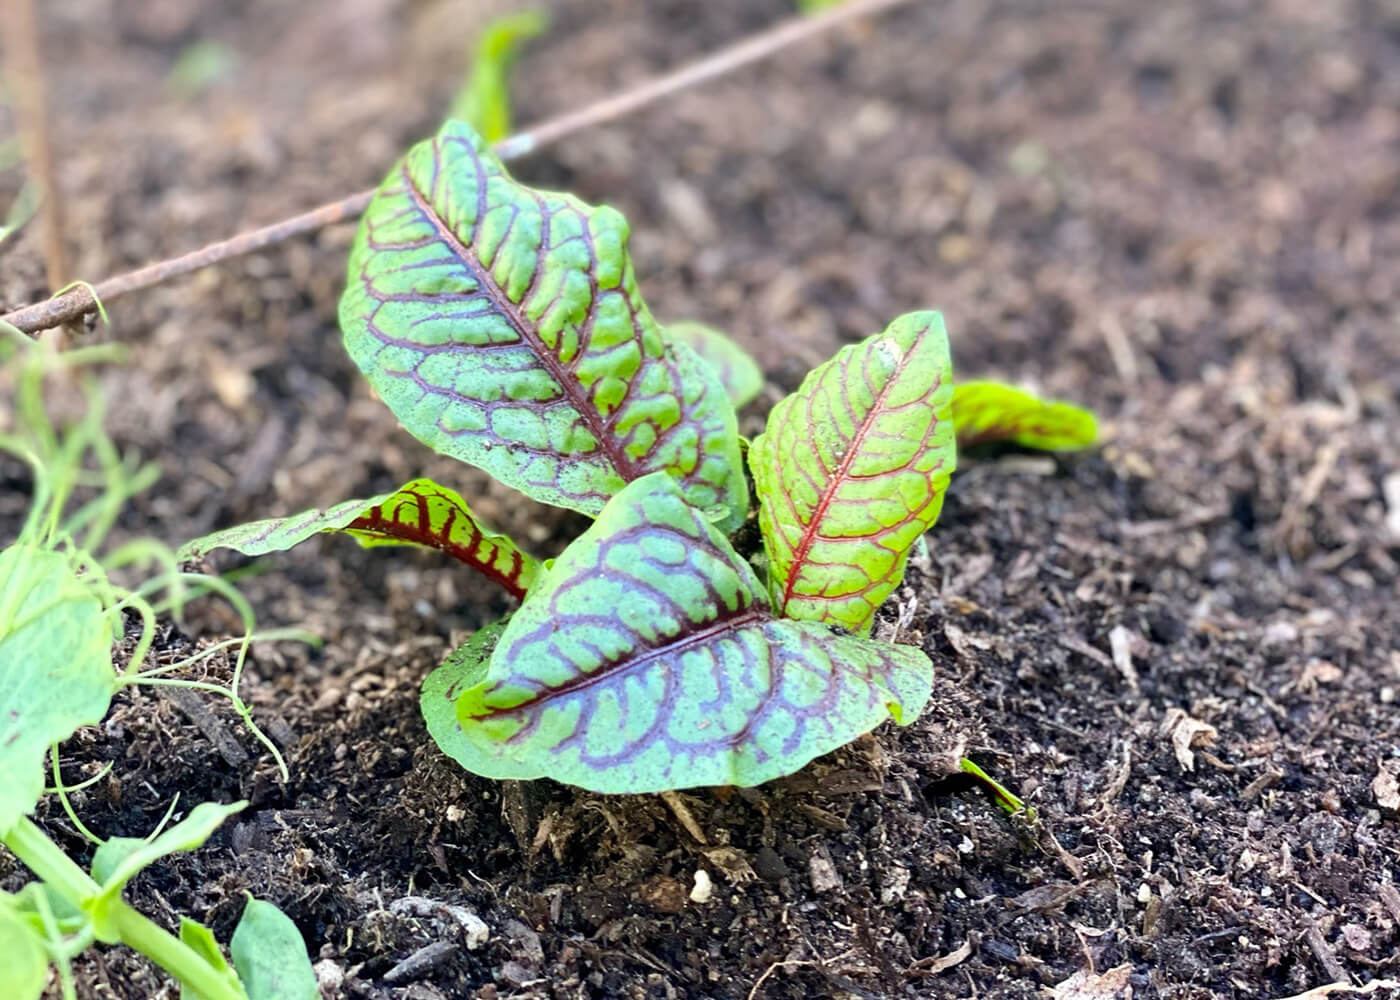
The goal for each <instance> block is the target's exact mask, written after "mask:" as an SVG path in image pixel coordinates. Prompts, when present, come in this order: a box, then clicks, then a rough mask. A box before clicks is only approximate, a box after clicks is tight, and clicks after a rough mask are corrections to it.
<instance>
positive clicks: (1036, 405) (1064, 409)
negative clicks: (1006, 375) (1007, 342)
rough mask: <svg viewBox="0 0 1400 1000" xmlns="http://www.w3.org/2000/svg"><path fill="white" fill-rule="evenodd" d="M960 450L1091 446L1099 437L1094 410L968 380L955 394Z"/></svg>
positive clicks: (998, 385) (954, 407)
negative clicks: (996, 446)
mask: <svg viewBox="0 0 1400 1000" xmlns="http://www.w3.org/2000/svg"><path fill="white" fill-rule="evenodd" d="M953 424H954V426H956V427H957V429H958V447H960V448H971V447H973V446H974V445H979V444H993V443H996V442H1010V443H1012V444H1018V445H1020V446H1021V447H1023V448H1038V449H1040V450H1042V451H1075V450H1077V449H1079V448H1088V447H1089V446H1090V445H1092V444H1093V443H1094V441H1095V440H1096V439H1097V438H1098V435H1099V427H1098V422H1097V421H1096V420H1095V419H1094V415H1093V414H1092V413H1090V412H1089V411H1088V410H1085V409H1083V408H1081V407H1078V406H1075V405H1073V404H1071V403H1060V402H1053V401H1049V400H1044V399H1040V398H1038V397H1036V396H1033V395H1031V394H1030V393H1029V392H1024V391H1022V390H1020V389H1017V388H1014V387H1013V386H1009V385H1003V384H1002V383H1000V382H963V383H961V384H960V385H958V387H957V389H956V390H955V391H954V393H953Z"/></svg>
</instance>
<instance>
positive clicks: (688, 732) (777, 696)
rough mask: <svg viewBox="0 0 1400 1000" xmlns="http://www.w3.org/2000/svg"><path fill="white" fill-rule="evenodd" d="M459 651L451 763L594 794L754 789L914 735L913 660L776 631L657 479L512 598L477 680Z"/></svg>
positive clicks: (743, 581) (917, 684) (733, 557)
mask: <svg viewBox="0 0 1400 1000" xmlns="http://www.w3.org/2000/svg"><path fill="white" fill-rule="evenodd" d="M489 639H490V636H489V634H487V635H486V636H485V637H483V635H482V633H478V635H477V636H476V637H474V643H473V644H471V647H470V648H469V649H465V650H463V651H461V654H460V656H459V658H458V662H457V665H456V670H457V674H458V677H457V679H456V680H455V682H453V683H451V684H450V685H445V686H444V687H443V688H442V695H443V697H444V698H451V697H453V696H454V695H455V697H456V707H457V724H458V726H459V727H460V733H461V735H460V737H457V736H456V735H455V734H454V737H453V740H452V746H453V748H454V750H455V751H456V752H455V753H454V756H456V757H457V759H458V760H459V761H460V762H461V763H463V764H464V766H466V767H467V769H468V770H471V771H475V772H476V773H478V774H482V775H485V776H487V777H500V778H530V777H549V778H553V779H555V780H557V781H564V782H568V783H569V784H573V785H579V786H581V787H583V788H587V789H590V790H592V791H596V792H654V791H663V790H666V789H672V788H685V787H690V786H695V785H755V784H758V783H760V782H764V781H768V780H770V779H772V778H777V777H780V776H782V775H784V774H790V773H792V772H793V771H796V770H797V769H798V768H800V767H802V766H803V765H804V764H806V763H807V762H808V761H810V760H811V759H812V758H814V757H816V756H818V755H820V754H823V753H826V752H827V751H830V750H834V749H835V748H837V747H839V746H841V745H843V744H845V743H847V742H849V741H850V740H852V739H854V738H855V737H857V736H859V735H860V734H862V733H865V732H867V731H869V730H870V729H873V728H874V727H875V726H876V725H877V724H878V723H879V722H880V721H881V720H883V719H884V718H886V717H887V716H893V717H894V718H895V719H896V721H900V722H905V721H909V720H912V719H913V718H914V717H915V716H916V715H917V714H918V713H919V711H920V710H921V709H922V707H923V705H924V703H925V701H927V699H928V695H929V690H930V683H931V676H932V668H931V665H930V663H929V661H928V658H927V657H926V656H924V654H923V653H922V652H920V651H919V650H917V649H913V648H910V647H905V646H892V645H887V644H885V643H878V642H873V641H871V640H868V639H863V638H860V637H858V636H851V635H846V634H841V633H839V632H837V631H835V630H833V629H830V628H828V627H826V626H824V625H819V624H816V623H813V622H796V621H787V620H779V619H775V618H774V617H773V616H772V614H771V613H770V610H769V607H768V601H767V598H766V596H765V595H764V593H763V586H762V584H761V583H760V582H759V580H758V578H757V577H756V576H755V575H754V572H753V570H752V569H751V568H750V567H749V565H748V563H746V562H745V561H744V560H743V559H742V558H740V557H739V555H738V554H737V553H735V551H734V549H733V548H731V547H730V545H729V542H728V541H727V540H726V539H725V537H724V536H723V535H721V534H720V533H719V532H718V531H717V530H716V529H715V528H714V527H713V526H712V525H711V524H710V522H709V521H708V520H707V519H706V518H705V516H704V515H703V514H702V513H701V512H700V511H699V510H697V509H695V508H694V507H692V506H690V505H689V504H688V503H687V502H686V500H685V498H684V496H683V495H682V493H681V489H680V486H679V484H677V483H676V482H675V480H674V479H673V478H671V477H669V476H667V475H665V474H664V473H654V474H651V475H649V476H646V477H644V478H643V479H640V480H638V481H637V482H634V483H632V484H631V485H629V486H628V487H627V488H626V489H624V490H623V491H622V492H621V493H619V494H618V495H617V496H616V497H614V498H613V500H612V501H611V502H610V503H609V504H608V505H607V507H606V508H604V510H603V512H602V514H601V515H599V517H598V520H597V521H596V522H595V523H594V524H593V526H592V527H591V528H589V529H588V531H587V532H585V533H584V534H583V535H582V536H581V537H580V538H579V539H578V540H577V541H575V542H574V543H573V544H572V545H570V546H569V547H568V548H567V549H566V550H565V551H564V554H563V555H561V556H560V557H559V558H558V560H556V562H555V564H554V566H553V567H552V568H551V569H550V570H549V572H548V573H547V574H546V575H545V576H544V577H543V578H542V579H541V580H540V581H539V583H538V584H537V585H536V587H535V589H534V590H532V591H531V592H530V594H529V595H528V596H527V597H526V598H525V601H524V603H523V604H522V605H521V607H520V610H519V611H517V612H516V613H515V615H514V616H513V617H512V618H511V620H510V622H509V623H508V624H507V625H506V627H505V630H504V631H503V632H502V634H501V635H500V638H499V641H498V642H497V643H496V646H495V650H494V651H493V652H492V653H491V657H490V660H489V662H488V663H487V664H486V666H485V669H484V670H483V669H482V666H481V664H482V662H483V658H484V655H485V649H484V646H485V645H486V644H487V642H489Z"/></svg>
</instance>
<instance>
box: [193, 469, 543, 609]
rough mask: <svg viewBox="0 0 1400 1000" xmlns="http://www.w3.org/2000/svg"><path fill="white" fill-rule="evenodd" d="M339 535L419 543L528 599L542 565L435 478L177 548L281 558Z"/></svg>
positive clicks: (371, 543) (373, 543)
mask: <svg viewBox="0 0 1400 1000" xmlns="http://www.w3.org/2000/svg"><path fill="white" fill-rule="evenodd" d="M331 531H339V532H343V533H344V534H347V535H350V536H351V537H353V538H355V539H357V540H358V541H359V542H360V544H361V545H364V546H366V547H368V548H374V547H377V546H380V545H416V546H420V547H423V548H430V549H436V550H437V551H439V552H443V553H445V554H447V555H449V556H451V557H452V558H454V559H456V560H457V561H458V562H462V563H465V564H466V565H468V566H470V567H472V568H473V569H475V570H476V571H477V572H479V573H482V574H483V575H485V576H488V577H490V578H491V579H492V580H495V581H496V582H497V583H499V584H500V585H501V586H502V587H504V588H505V589H506V590H508V591H510V592H511V593H512V594H513V595H515V596H516V597H523V596H524V595H525V591H527V590H529V589H530V584H531V583H532V582H533V581H534V579H535V577H536V575H537V574H538V573H539V571H540V563H539V560H538V559H536V558H535V557H534V556H532V555H530V554H529V553H528V552H526V551H524V550H523V549H521V548H520V546H518V545H517V544H516V543H515V541H514V540H513V539H511V538H510V537H509V536H507V535H503V534H500V533H498V532H495V531H493V530H491V529H490V528H489V527H487V526H486V525H485V524H484V523H483V522H482V521H481V520H480V518H478V517H477V516H476V515H475V514H473V513H472V511H471V508H470V507H468V506H467V502H466V501H465V500H463V499H462V497H461V494H459V493H458V492H457V491H456V490H452V489H449V488H448V487H446V486H442V485H439V484H438V483H435V482H433V481H432V480H431V479H414V480H411V481H409V482H407V483H405V484H404V485H402V486H400V487H399V488H398V489H397V490H395V491H394V492H393V493H385V494H383V495H382V496H377V497H373V498H371V499H369V500H347V501H346V502H345V503H341V504H336V505H335V506H334V507H331V508H329V509H327V510H308V511H303V512H301V513H300V514H293V515H291V516H290V517H278V518H271V519H269V520H266V521H254V522H252V523H249V524H240V525H238V526H236V527H233V528H226V529H224V530H223V531H216V532H214V533H213V534H211V535H205V536H204V537H203V538H197V539H195V540H194V541H192V542H189V543H188V544H186V545H185V546H183V547H182V548H181V549H180V552H179V557H180V558H181V559H198V558H201V557H202V556H204V555H205V554H206V553H208V552H212V551H213V550H214V549H220V548H226V549H233V550H234V551H236V552H241V553H243V554H244V555H248V556H258V555H264V554H265V553H268V552H281V551H284V550H286V549H289V548H291V547H292V546H293V545H297V544H299V543H301V542H304V541H306V539H308V538H310V537H311V536H312V535H315V534H317V533H320V532H331Z"/></svg>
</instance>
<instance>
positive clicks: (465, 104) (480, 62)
mask: <svg viewBox="0 0 1400 1000" xmlns="http://www.w3.org/2000/svg"><path fill="white" fill-rule="evenodd" d="M548 26H549V18H548V17H546V16H545V15H544V14H543V13H542V12H540V11H538V10H522V11H517V12H515V13H511V14H503V15H502V16H500V17H497V18H493V19H492V20H490V21H488V22H487V24H486V27H484V28H483V29H482V30H481V35H480V37H479V38H478V39H477V43H476V55H475V56H474V57H473V58H472V63H471V67H470V68H469V69H468V70H467V78H466V80H464V81H463V83H462V89H461V90H459V91H457V96H456V97H455V98H453V100H452V110H451V111H450V112H449V113H448V117H449V118H457V119H459V120H461V121H464V122H467V123H468V124H470V125H471V126H472V127H473V128H475V129H476V130H477V131H478V132H480V133H481V137H482V138H483V139H485V140H486V141H487V142H499V141H500V140H502V139H504V138H505V137H506V136H508V135H510V89H509V82H510V70H511V67H512V66H513V65H514V64H515V58H516V56H517V55H519V52H520V48H521V46H523V45H524V44H525V43H526V42H528V41H529V40H530V39H532V38H534V37H535V36H536V35H538V34H540V33H541V32H542V31H544V29H545V28H547V27H548Z"/></svg>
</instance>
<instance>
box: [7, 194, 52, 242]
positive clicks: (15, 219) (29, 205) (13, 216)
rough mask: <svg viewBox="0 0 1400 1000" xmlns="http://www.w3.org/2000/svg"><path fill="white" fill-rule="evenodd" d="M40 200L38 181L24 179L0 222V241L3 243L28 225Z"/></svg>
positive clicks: (37, 209)
mask: <svg viewBox="0 0 1400 1000" xmlns="http://www.w3.org/2000/svg"><path fill="white" fill-rule="evenodd" d="M42 200H43V197H42V194H41V188H40V187H39V183H38V182H37V181H36V180H34V179H33V178H30V179H29V180H27V181H25V182H24V185H23V186H22V187H21V188H20V189H19V194H17V195H15V200H14V201H12V202H11V203H10V208H9V211H7V212H6V213H5V218H4V221H3V222H0V243H4V242H5V241H6V240H7V239H9V238H10V237H11V236H13V235H15V233H17V232H19V231H20V230H21V229H23V228H24V227H25V226H27V225H29V220H30V219H32V218H34V213H35V212H37V211H39V202H40V201H42Z"/></svg>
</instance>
